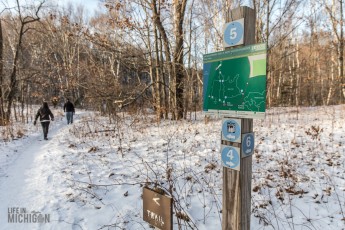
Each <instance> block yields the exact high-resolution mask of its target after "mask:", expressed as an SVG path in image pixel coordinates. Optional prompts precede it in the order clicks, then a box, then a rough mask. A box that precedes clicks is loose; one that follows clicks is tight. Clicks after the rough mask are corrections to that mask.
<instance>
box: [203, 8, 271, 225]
mask: <svg viewBox="0 0 345 230" xmlns="http://www.w3.org/2000/svg"><path fill="white" fill-rule="evenodd" d="M255 18H256V16H255V10H253V9H251V8H249V7H239V8H237V9H234V10H232V11H231V12H229V14H228V15H227V21H230V19H231V20H232V21H230V22H229V23H227V24H226V25H225V26H224V37H223V43H224V48H227V47H228V48H229V47H230V48H229V49H226V50H224V51H221V52H216V53H211V54H206V55H204V57H203V59H204V70H203V71H204V72H203V78H204V79H203V80H204V94H203V98H204V104H203V110H204V112H205V113H206V114H212V115H214V114H215V115H217V116H218V117H223V118H224V119H223V120H222V134H221V143H222V144H221V153H220V155H221V160H222V165H223V166H224V167H223V207H222V229H223V230H250V216H251V179H252V154H253V152H254V133H253V118H259V119H263V118H264V117H265V109H266V44H254V43H255V24H256V23H255ZM238 45H244V46H241V47H240V48H237V47H236V48H232V47H233V46H238Z"/></svg>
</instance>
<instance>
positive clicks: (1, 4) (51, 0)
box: [0, 0, 101, 15]
mask: <svg viewBox="0 0 345 230" xmlns="http://www.w3.org/2000/svg"><path fill="white" fill-rule="evenodd" d="M39 2H41V0H19V3H20V4H21V5H26V4H32V3H35V4H37V3H39ZM45 2H46V3H45V4H46V5H47V4H49V5H50V4H53V5H56V4H58V5H60V6H68V5H69V4H72V5H74V6H78V5H81V6H83V7H85V9H86V10H87V11H88V12H89V14H90V15H92V14H93V13H94V11H95V10H100V9H101V7H100V5H99V3H100V1H99V0H45ZM15 6H16V1H15V0H0V12H1V11H2V9H4V8H5V7H6V8H7V7H10V8H11V7H15Z"/></svg>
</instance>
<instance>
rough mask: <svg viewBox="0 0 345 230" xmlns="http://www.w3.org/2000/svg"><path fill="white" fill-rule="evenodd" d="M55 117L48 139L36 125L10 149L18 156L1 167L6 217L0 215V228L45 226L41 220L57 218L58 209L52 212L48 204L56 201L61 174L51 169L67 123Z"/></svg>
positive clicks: (0, 193) (0, 199) (1, 197)
mask: <svg viewBox="0 0 345 230" xmlns="http://www.w3.org/2000/svg"><path fill="white" fill-rule="evenodd" d="M57 120H58V121H56V122H52V123H51V126H50V130H49V134H48V138H49V140H48V141H45V140H42V132H41V127H40V125H38V132H37V133H36V134H35V135H34V136H30V137H28V140H26V141H25V142H23V143H24V145H22V146H20V147H17V148H16V149H9V151H14V152H16V153H17V156H16V159H13V161H12V162H10V163H9V164H8V165H7V167H6V168H5V169H3V170H2V171H5V172H6V173H3V175H1V177H0V187H1V188H2V189H0V203H1V206H2V207H7V208H6V209H4V208H2V209H1V210H0V212H1V213H0V216H2V217H6V218H5V219H3V218H0V229H42V228H45V227H47V228H48V226H44V225H49V224H46V223H44V222H45V221H46V220H48V219H49V222H52V221H54V220H55V221H56V219H57V218H58V216H56V213H58V212H54V215H52V213H51V208H52V207H54V203H58V198H56V197H55V196H56V195H55V194H56V192H57V191H56V190H58V189H59V187H61V186H59V185H60V184H61V183H63V181H62V180H63V178H61V177H59V176H58V174H57V173H54V172H57V171H55V170H54V168H56V167H57V165H56V163H55V159H56V157H58V155H59V154H62V150H61V148H59V145H60V144H61V140H60V139H61V137H62V136H63V135H64V130H65V129H66V128H68V127H67V126H66V125H65V120H64V119H59V118H58V119H57ZM54 193H55V194H54ZM16 208H18V209H16ZM24 210H25V211H24ZM24 212H26V214H27V213H32V212H40V213H41V214H42V215H43V217H44V218H46V219H42V218H41V217H39V216H38V215H32V214H30V215H25V214H24ZM46 214H47V215H46ZM24 216H26V218H27V219H24ZM34 218H35V219H34ZM39 218H41V219H39ZM11 222H12V223H11ZM50 227H51V226H50Z"/></svg>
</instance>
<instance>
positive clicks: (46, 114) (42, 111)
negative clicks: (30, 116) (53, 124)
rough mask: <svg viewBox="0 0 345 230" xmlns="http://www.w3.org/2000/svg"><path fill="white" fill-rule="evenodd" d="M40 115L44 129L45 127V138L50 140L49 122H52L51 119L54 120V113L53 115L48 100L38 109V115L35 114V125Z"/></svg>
mask: <svg viewBox="0 0 345 230" xmlns="http://www.w3.org/2000/svg"><path fill="white" fill-rule="evenodd" d="M38 117H40V122H41V125H42V129H43V136H44V140H48V129H49V124H50V121H51V120H52V121H54V115H53V113H52V111H50V109H49V106H48V103H47V102H43V105H42V106H41V108H39V110H38V111H37V113H36V116H35V120H34V125H36V121H37V119H38Z"/></svg>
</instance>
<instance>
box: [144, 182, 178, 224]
mask: <svg viewBox="0 0 345 230" xmlns="http://www.w3.org/2000/svg"><path fill="white" fill-rule="evenodd" d="M143 219H144V221H146V222H148V223H149V224H151V225H153V226H155V227H156V228H158V229H161V230H172V226H173V224H172V198H171V197H169V196H166V195H162V194H160V193H158V192H156V191H154V190H152V189H150V188H146V187H144V189H143Z"/></svg>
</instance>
